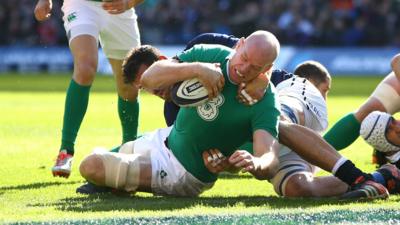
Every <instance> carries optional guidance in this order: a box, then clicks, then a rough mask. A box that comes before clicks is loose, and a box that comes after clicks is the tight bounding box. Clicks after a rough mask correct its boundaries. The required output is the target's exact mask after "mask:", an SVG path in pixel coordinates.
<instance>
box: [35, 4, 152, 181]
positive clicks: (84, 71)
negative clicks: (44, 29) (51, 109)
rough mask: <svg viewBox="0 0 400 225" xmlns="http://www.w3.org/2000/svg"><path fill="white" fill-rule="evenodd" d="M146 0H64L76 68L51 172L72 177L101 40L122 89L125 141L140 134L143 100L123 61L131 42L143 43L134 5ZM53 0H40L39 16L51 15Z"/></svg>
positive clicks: (133, 45) (119, 95)
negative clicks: (128, 79) (127, 76)
mask: <svg viewBox="0 0 400 225" xmlns="http://www.w3.org/2000/svg"><path fill="white" fill-rule="evenodd" d="M143 1H144V0H110V1H102V0H89V1H87V0H64V1H63V6H62V11H63V13H64V17H63V20H64V28H65V31H66V34H67V37H68V41H69V47H70V50H71V53H72V56H73V60H74V71H73V74H72V79H71V81H70V84H69V87H68V89H67V94H66V100H65V109H64V119H63V126H62V139H61V146H60V148H59V153H58V157H57V160H56V163H55V165H54V167H53V168H52V173H53V176H60V177H65V178H68V177H69V175H70V173H71V166H72V159H73V155H74V152H75V147H74V146H75V140H76V137H77V134H78V131H79V128H80V126H81V123H82V121H83V117H84V116H85V113H86V109H87V106H88V102H89V92H90V87H91V85H92V83H93V80H94V78H95V75H96V70H97V63H98V42H100V44H101V46H102V48H103V51H104V53H105V55H106V57H107V58H108V61H109V62H110V64H111V67H112V70H113V73H114V76H115V81H116V86H117V92H118V114H119V118H120V121H121V125H122V143H125V142H127V141H132V140H134V139H135V138H136V134H137V127H138V114H139V103H138V101H137V95H138V90H137V88H136V86H133V85H131V84H127V83H125V82H123V76H122V67H121V65H122V62H123V59H124V57H125V56H126V54H127V53H128V51H129V50H131V49H132V48H133V47H136V46H139V45H140V36H139V29H138V25H137V21H136V18H137V16H136V13H135V10H134V7H135V6H136V5H138V4H139V3H141V2H143ZM51 10H52V0H38V2H37V4H36V7H35V11H34V12H35V17H36V19H37V20H38V21H44V20H46V19H48V18H50V16H51Z"/></svg>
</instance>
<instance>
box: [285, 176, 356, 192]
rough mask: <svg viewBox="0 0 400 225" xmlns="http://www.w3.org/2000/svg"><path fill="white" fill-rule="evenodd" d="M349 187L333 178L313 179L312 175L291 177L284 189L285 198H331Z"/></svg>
mask: <svg viewBox="0 0 400 225" xmlns="http://www.w3.org/2000/svg"><path fill="white" fill-rule="evenodd" d="M348 188H349V186H348V185H347V184H345V183H343V182H342V181H340V180H339V179H337V178H336V177H334V176H323V177H313V175H312V174H295V175H293V176H291V177H290V178H289V179H288V181H287V183H286V188H285V195H284V196H285V197H331V196H340V195H342V194H344V193H345V192H346V191H347V190H348Z"/></svg>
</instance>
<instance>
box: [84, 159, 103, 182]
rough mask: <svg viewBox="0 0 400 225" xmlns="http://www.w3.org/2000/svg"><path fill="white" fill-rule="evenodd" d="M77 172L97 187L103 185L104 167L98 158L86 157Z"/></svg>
mask: <svg viewBox="0 0 400 225" xmlns="http://www.w3.org/2000/svg"><path fill="white" fill-rule="evenodd" d="M79 171H80V173H81V175H82V177H84V178H85V179H86V180H88V181H90V182H93V183H95V184H98V185H104V183H105V171H104V165H103V161H102V160H101V158H100V157H99V156H97V155H94V154H91V155H89V156H88V157H86V158H85V159H84V160H83V161H82V163H81V165H80V166H79Z"/></svg>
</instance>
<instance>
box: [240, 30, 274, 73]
mask: <svg viewBox="0 0 400 225" xmlns="http://www.w3.org/2000/svg"><path fill="white" fill-rule="evenodd" d="M245 42H246V43H247V45H248V47H249V54H258V59H259V60H260V61H263V62H264V65H267V66H268V65H272V64H273V63H274V61H275V59H276V58H277V57H278V55H279V51H280V44H279V41H278V39H277V38H276V37H275V35H273V34H272V33H271V32H268V31H264V30H258V31H255V32H253V33H252V34H250V36H248V37H247V38H246V39H245ZM250 50H253V51H254V52H250Z"/></svg>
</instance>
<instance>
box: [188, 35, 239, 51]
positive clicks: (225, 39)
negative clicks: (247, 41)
mask: <svg viewBox="0 0 400 225" xmlns="http://www.w3.org/2000/svg"><path fill="white" fill-rule="evenodd" d="M238 40H239V39H238V38H237V37H235V36H232V35H226V34H219V33H204V34H200V35H198V36H196V37H195V38H193V39H192V40H191V41H189V43H188V44H187V45H186V48H185V50H187V49H189V48H192V47H193V46H194V45H197V44H220V45H224V46H227V47H230V48H232V47H233V46H234V45H235V44H236V42H237V41H238Z"/></svg>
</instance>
